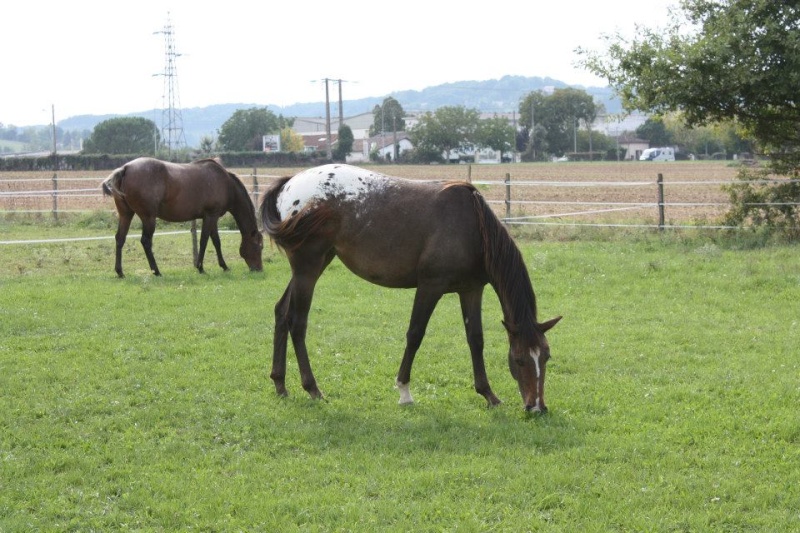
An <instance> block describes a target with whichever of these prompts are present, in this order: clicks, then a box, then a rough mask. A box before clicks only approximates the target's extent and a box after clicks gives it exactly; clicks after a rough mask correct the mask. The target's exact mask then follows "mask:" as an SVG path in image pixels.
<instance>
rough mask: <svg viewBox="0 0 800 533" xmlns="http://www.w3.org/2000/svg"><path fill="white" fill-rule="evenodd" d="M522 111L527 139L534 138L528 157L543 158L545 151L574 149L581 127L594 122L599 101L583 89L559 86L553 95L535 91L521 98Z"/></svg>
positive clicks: (521, 120) (521, 117)
mask: <svg viewBox="0 0 800 533" xmlns="http://www.w3.org/2000/svg"><path fill="white" fill-rule="evenodd" d="M519 114H520V122H521V123H522V126H523V128H526V129H527V130H528V139H531V138H532V143H531V145H530V146H529V147H528V150H527V155H526V159H528V160H532V159H541V158H542V155H543V154H544V153H545V152H547V153H550V154H556V155H561V154H564V153H566V152H571V151H575V150H576V148H577V143H578V137H577V134H578V127H579V126H580V124H581V123H583V124H584V125H587V126H589V125H591V123H592V122H594V119H595V118H597V105H596V104H595V103H594V100H593V99H592V96H591V95H590V94H589V93H587V92H586V91H584V90H582V89H573V88H571V87H570V88H565V89H556V90H555V91H554V92H553V93H552V94H550V95H545V94H544V93H542V92H541V91H534V92H531V93H528V95H527V96H525V98H523V99H522V100H521V101H520V104H519ZM532 126H533V128H534V129H533V130H531V127H532ZM531 132H533V134H531ZM590 138H591V137H590Z"/></svg>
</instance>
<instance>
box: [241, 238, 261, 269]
mask: <svg viewBox="0 0 800 533" xmlns="http://www.w3.org/2000/svg"><path fill="white" fill-rule="evenodd" d="M263 248H264V237H263V236H262V235H261V232H259V231H258V230H257V229H254V230H253V231H251V232H249V233H248V234H247V235H242V244H241V245H240V246H239V255H241V256H242V259H244V261H245V263H247V266H249V267H250V270H253V271H255V272H261V270H263V268H264V265H263V263H262V262H261V250H263Z"/></svg>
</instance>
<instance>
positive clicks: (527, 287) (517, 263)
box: [462, 183, 537, 333]
mask: <svg viewBox="0 0 800 533" xmlns="http://www.w3.org/2000/svg"><path fill="white" fill-rule="evenodd" d="M462 185H463V186H465V187H469V188H470V189H471V190H472V196H473V200H474V205H475V212H476V214H477V216H478V225H479V228H480V233H481V239H482V240H483V261H484V266H485V268H486V272H487V274H488V275H489V281H490V283H491V284H492V287H494V290H495V292H497V295H498V297H499V298H500V302H501V304H502V306H503V314H504V315H505V320H506V326H507V327H508V328H509V329H510V330H511V331H517V332H519V331H522V332H523V333H524V332H525V331H526V330H527V329H528V328H532V327H533V326H534V325H535V324H536V323H537V321H536V295H535V294H534V292H533V284H532V283H531V279H530V276H529V275H528V269H527V268H526V266H525V261H524V260H523V258H522V253H521V252H520V251H519V248H517V245H516V244H515V243H514V240H513V239H512V238H511V235H509V233H508V231H507V230H506V228H505V227H504V226H503V224H502V223H501V222H500V220H499V219H498V218H497V215H495V214H494V211H492V209H491V207H489V204H488V203H487V202H486V200H485V199H484V198H483V196H482V195H481V194H480V192H478V190H477V189H476V188H475V187H474V186H472V185H470V184H466V183H465V184H462Z"/></svg>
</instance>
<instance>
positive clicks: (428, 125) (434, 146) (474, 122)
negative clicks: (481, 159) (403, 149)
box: [409, 106, 480, 161]
mask: <svg viewBox="0 0 800 533" xmlns="http://www.w3.org/2000/svg"><path fill="white" fill-rule="evenodd" d="M479 120H480V113H478V111H477V110H475V109H467V108H466V107H464V106H444V107H440V108H439V109H437V110H436V112H434V113H431V112H430V111H428V112H427V113H425V114H424V115H422V117H420V120H419V123H418V124H417V125H416V126H414V127H413V128H412V130H411V131H410V132H409V133H410V135H411V140H412V142H413V143H414V145H415V146H418V147H419V149H420V151H421V152H425V153H429V154H430V153H437V152H438V153H439V154H442V153H443V154H445V159H447V160H448V161H449V159H450V153H451V152H452V151H454V150H461V151H466V150H469V149H470V148H472V147H473V146H474V145H475V144H477V140H478V138H477V129H478V122H479Z"/></svg>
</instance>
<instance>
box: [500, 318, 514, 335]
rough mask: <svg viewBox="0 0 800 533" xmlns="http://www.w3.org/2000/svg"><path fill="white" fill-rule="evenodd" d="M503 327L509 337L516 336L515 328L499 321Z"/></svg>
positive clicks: (503, 321)
mask: <svg viewBox="0 0 800 533" xmlns="http://www.w3.org/2000/svg"><path fill="white" fill-rule="evenodd" d="M500 322H502V324H503V327H504V328H506V331H507V332H508V333H509V334H511V335H516V334H517V327H516V326H515V325H513V324H508V323H507V322H506V321H505V320H501V321H500Z"/></svg>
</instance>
